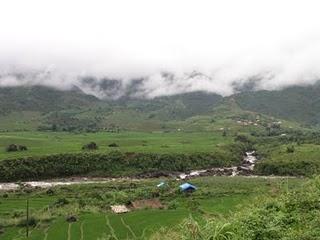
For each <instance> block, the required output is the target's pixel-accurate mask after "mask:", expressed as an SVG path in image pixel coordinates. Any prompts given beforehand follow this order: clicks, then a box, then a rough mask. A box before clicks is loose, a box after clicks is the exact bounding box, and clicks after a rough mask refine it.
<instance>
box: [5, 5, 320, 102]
mask: <svg viewBox="0 0 320 240" xmlns="http://www.w3.org/2000/svg"><path fill="white" fill-rule="evenodd" d="M319 9H320V2H319V1H316V0H223V1H221V0H219V1H218V0H217V1H216V0H161V1H160V0H157V1H156V0H134V1H133V0H114V1H111V0H100V1H99V0H68V1H66V0H55V1H52V0H51V1H49V0H28V1H23V0H3V1H0V86H16V85H26V84H28V85H30V84H41V85H48V86H55V87H58V88H68V87H70V86H73V85H76V86H79V87H80V88H83V89H84V91H87V92H90V91H91V92H90V93H93V94H96V95H99V96H104V95H103V93H101V92H96V90H97V89H91V90H90V91H89V89H86V86H84V85H83V84H82V83H81V79H82V77H83V76H94V77H96V78H97V79H101V78H104V77H108V78H112V79H117V80H119V81H121V83H122V84H123V86H124V87H123V88H125V86H126V85H129V84H130V81H132V79H134V78H140V77H143V78H144V79H145V81H144V83H143V85H142V86H140V88H141V92H143V93H144V95H146V96H148V97H154V96H160V95H167V94H175V93H181V92H189V91H199V90H204V91H210V92H216V93H219V94H223V95H229V94H232V93H233V91H234V89H233V86H234V84H235V83H237V84H240V85H241V84H244V83H245V82H246V81H248V80H249V79H252V78H258V79H259V80H260V81H259V83H258V84H257V88H258V89H280V88H283V87H286V86H291V85H294V84H298V85H305V84H312V83H314V82H315V81H317V80H318V79H319V77H320V65H319V63H320V61H319V60H320V14H319ZM194 71H197V72H201V73H202V74H203V75H198V76H197V77H190V73H192V72H194ZM163 72H170V73H173V74H174V79H173V80H172V81H168V80H167V79H166V78H165V77H164V76H163V74H161V73H163ZM17 74H22V75H19V76H20V77H17ZM21 76H23V77H21ZM106 97H108V96H106Z"/></svg>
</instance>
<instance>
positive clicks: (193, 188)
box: [179, 183, 197, 192]
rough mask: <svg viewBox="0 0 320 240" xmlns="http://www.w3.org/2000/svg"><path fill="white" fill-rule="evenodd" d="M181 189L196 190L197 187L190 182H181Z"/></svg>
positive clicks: (186, 190) (184, 190) (185, 190)
mask: <svg viewBox="0 0 320 240" xmlns="http://www.w3.org/2000/svg"><path fill="white" fill-rule="evenodd" d="M179 188H180V190H181V191H183V192H190V191H195V190H197V187H196V186H193V185H192V184H190V183H184V184H181V185H180V186H179Z"/></svg>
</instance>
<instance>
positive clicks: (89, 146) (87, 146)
mask: <svg viewBox="0 0 320 240" xmlns="http://www.w3.org/2000/svg"><path fill="white" fill-rule="evenodd" d="M97 149H98V145H97V144H96V143H95V142H90V143H88V144H85V145H83V147H82V150H97Z"/></svg>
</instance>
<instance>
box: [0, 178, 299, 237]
mask: <svg viewBox="0 0 320 240" xmlns="http://www.w3.org/2000/svg"><path fill="white" fill-rule="evenodd" d="M159 181H166V183H167V187H166V188H165V189H162V190H159V189H157V187H156V184H157V183H158V182H159ZM190 181H191V183H192V184H194V185H196V186H197V187H198V190H197V191H195V192H194V193H192V194H184V193H181V192H179V191H178V186H179V184H181V182H179V181H176V180H171V179H145V180H139V181H130V180H116V181H110V183H103V184H102V183H101V184H98V183H96V184H88V185H74V186H60V187H54V188H51V189H50V191H48V189H21V190H19V191H16V192H0V226H2V227H0V230H1V231H2V232H3V233H2V234H1V235H0V239H1V240H13V239H16V240H18V239H19V240H22V239H34V240H43V239H46V240H50V239H52V240H57V239H59V240H64V239H65V240H71V239H72V240H73V239H74V240H76V239H77V240H79V239H86V240H98V239H100V240H102V239H119V240H120V239H152V236H153V235H154V234H155V233H156V232H159V231H160V230H161V229H171V228H177V227H178V225H179V223H181V222H182V221H183V220H184V219H186V218H189V217H193V218H195V219H203V218H216V219H221V218H229V217H232V215H233V214H235V213H237V212H238V211H240V210H241V209H243V208H246V207H250V206H251V205H252V204H253V202H254V201H257V199H259V198H264V197H265V196H268V197H270V196H277V195H278V194H279V193H281V192H283V191H290V189H295V188H299V187H300V185H301V184H302V183H303V182H304V179H298V178H289V179H286V178H260V177H259V178H254V179H253V178H248V177H201V178H194V179H191V180H190ZM155 197H156V198H157V199H159V200H160V201H161V203H162V204H163V208H161V209H151V208H147V207H146V208H142V209H132V211H131V212H129V213H123V214H115V213H112V212H111V211H110V210H109V209H110V206H111V205H113V204H126V203H127V202H128V201H134V200H137V199H152V198H155ZM27 198H28V199H29V208H30V210H29V211H30V218H32V219H34V221H35V223H34V225H33V226H32V227H30V233H29V238H26V237H25V236H26V227H25V226H23V221H24V220H25V217H26V199H27ZM61 199H64V200H63V201H62V200H61ZM68 216H76V220H77V221H75V222H68V221H66V219H67V217H68Z"/></svg>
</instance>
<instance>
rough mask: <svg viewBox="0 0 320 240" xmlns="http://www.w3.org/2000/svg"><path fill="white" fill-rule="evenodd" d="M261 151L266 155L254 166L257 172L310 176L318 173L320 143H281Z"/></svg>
mask: <svg viewBox="0 0 320 240" xmlns="http://www.w3.org/2000/svg"><path fill="white" fill-rule="evenodd" d="M290 149H291V150H290ZM261 152H264V154H266V156H265V157H264V158H263V161H260V162H259V163H258V164H257V166H256V168H255V171H256V172H257V173H259V174H264V175H271V174H274V175H282V176H284V175H292V176H312V175H314V174H319V173H320V158H319V156H320V145H316V144H283V145H279V146H276V147H272V148H269V149H264V150H261Z"/></svg>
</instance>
